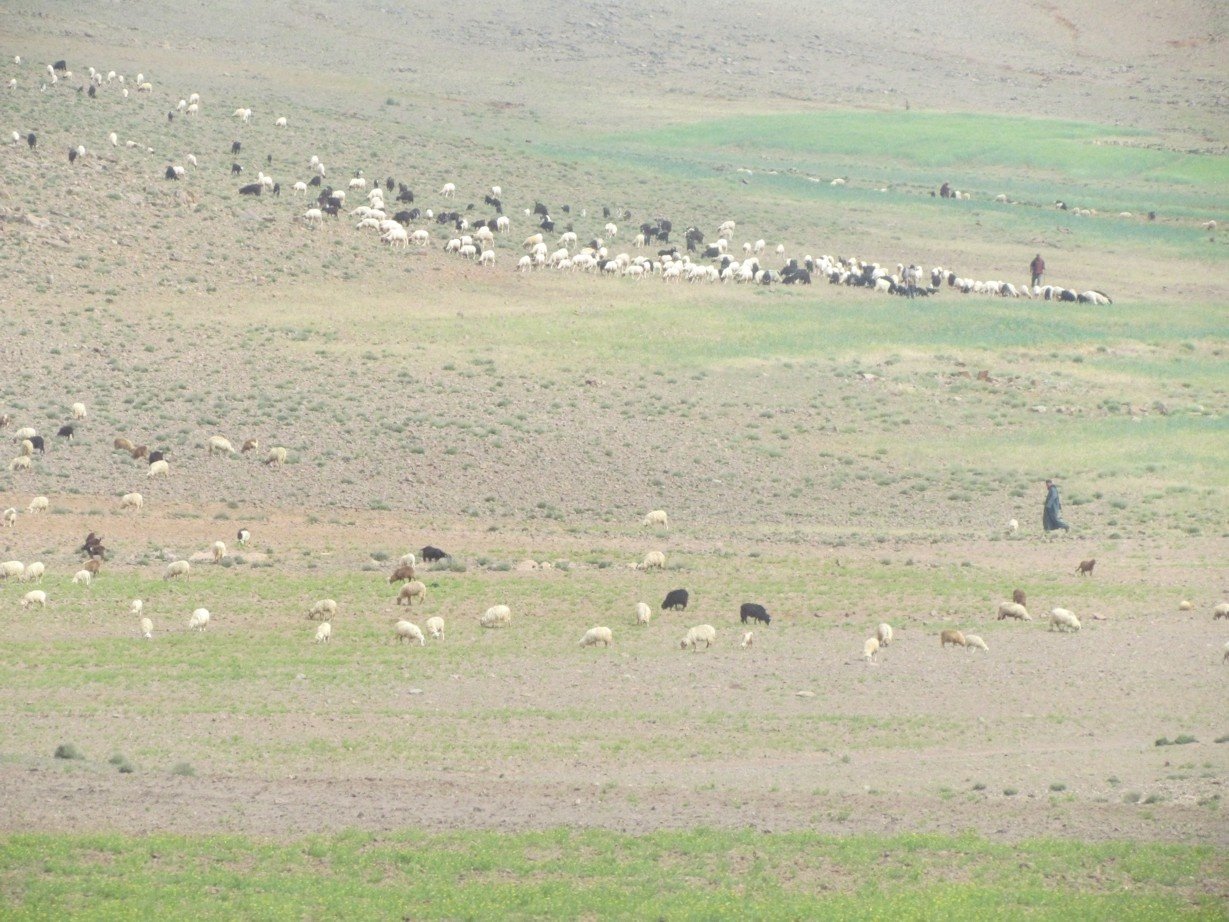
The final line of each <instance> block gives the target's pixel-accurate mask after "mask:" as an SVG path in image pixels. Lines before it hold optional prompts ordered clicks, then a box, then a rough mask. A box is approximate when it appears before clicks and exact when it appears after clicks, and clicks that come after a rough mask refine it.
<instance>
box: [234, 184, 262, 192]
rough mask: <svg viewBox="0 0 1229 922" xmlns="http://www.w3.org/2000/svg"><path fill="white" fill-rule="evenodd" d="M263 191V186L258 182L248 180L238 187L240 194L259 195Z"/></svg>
mask: <svg viewBox="0 0 1229 922" xmlns="http://www.w3.org/2000/svg"><path fill="white" fill-rule="evenodd" d="M263 191H264V186H263V185H261V184H260V183H258V182H250V183H248V184H247V185H246V186H240V187H239V194H240V195H260V194H261V192H263Z"/></svg>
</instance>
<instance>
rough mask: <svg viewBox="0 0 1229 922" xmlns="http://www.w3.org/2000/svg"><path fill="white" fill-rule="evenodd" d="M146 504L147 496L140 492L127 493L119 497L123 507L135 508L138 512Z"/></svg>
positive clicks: (120, 505) (120, 504)
mask: <svg viewBox="0 0 1229 922" xmlns="http://www.w3.org/2000/svg"><path fill="white" fill-rule="evenodd" d="M144 505H145V497H144V496H142V495H141V494H140V493H125V494H124V495H123V496H121V497H120V499H119V507H120V508H121V509H135V510H136V511H137V512H140V511H141V508H142V507H143V506H144Z"/></svg>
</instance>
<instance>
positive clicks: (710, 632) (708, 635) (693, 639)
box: [679, 624, 717, 651]
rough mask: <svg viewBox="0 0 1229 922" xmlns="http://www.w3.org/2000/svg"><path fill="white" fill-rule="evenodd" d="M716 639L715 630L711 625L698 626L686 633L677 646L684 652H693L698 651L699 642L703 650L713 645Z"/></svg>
mask: <svg viewBox="0 0 1229 922" xmlns="http://www.w3.org/2000/svg"><path fill="white" fill-rule="evenodd" d="M716 639H717V629H716V628H715V627H713V626H712V625H711V624H699V625H697V626H695V627H693V628H692V629H691V630H689V631H688V632H687V636H686V637H684V638H683V640H682V642H681V643H680V644H679V646H680V647H681V648H682V649H684V650H686V649H687V648H689V647H690V648H691V649H692V650H693V651H694V650H698V649H699V645H700V643H701V642H703V644H704V649H706V650H707V649H708V648H709V647H711V646H712V645H713V641H714V640H716Z"/></svg>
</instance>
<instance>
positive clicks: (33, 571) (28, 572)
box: [18, 560, 47, 583]
mask: <svg viewBox="0 0 1229 922" xmlns="http://www.w3.org/2000/svg"><path fill="white" fill-rule="evenodd" d="M46 569H47V568H46V567H45V566H43V563H42V561H41V560H36V561H34V563H32V564H30V565H29V566H27V567H26V569H25V572H24V573H22V574H21V576H20V577H18V578H19V579H20V580H21V581H22V582H23V583H28V582H30V581H31V580H33V581H34V582H36V583H41V582H42V581H43V573H44V572H46Z"/></svg>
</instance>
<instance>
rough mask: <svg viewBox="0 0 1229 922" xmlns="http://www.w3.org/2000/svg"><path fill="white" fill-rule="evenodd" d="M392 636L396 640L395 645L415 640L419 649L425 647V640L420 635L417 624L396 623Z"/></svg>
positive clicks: (408, 622)
mask: <svg viewBox="0 0 1229 922" xmlns="http://www.w3.org/2000/svg"><path fill="white" fill-rule="evenodd" d="M441 624H442V622H441ZM441 630H442V628H441ZM393 635H394V636H395V637H396V638H397V643H401V642H402V641H403V640H409V641H415V640H417V641H418V645H419V646H420V647H425V646H426V645H427V638H425V637H424V636H423V635H422V630H421V629H420V628H419V627H418V625H417V624H414V623H412V622H410V621H398V622H397V623H396V625H394V627H393ZM431 636H432V637H434V636H435V635H434V634H432V635H431Z"/></svg>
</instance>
